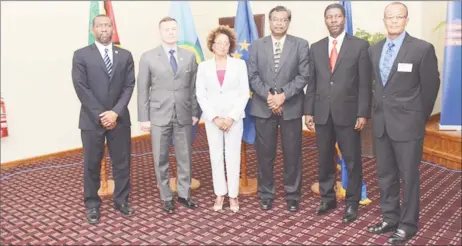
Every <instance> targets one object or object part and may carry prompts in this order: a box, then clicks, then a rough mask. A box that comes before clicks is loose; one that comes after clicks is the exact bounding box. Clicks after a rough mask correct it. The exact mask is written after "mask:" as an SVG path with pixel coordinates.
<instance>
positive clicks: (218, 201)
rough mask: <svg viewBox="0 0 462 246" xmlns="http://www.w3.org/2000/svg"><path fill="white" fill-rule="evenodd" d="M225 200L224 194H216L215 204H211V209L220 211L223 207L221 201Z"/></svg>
mask: <svg viewBox="0 0 462 246" xmlns="http://www.w3.org/2000/svg"><path fill="white" fill-rule="evenodd" d="M224 200H225V197H224V196H217V199H215V204H213V211H220V210H222V209H223V201H224Z"/></svg>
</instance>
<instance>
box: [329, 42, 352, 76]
mask: <svg viewBox="0 0 462 246" xmlns="http://www.w3.org/2000/svg"><path fill="white" fill-rule="evenodd" d="M349 44H350V36H349V35H348V34H345V37H344V38H343V42H342V46H341V47H340V53H339V54H338V57H337V61H336V62H335V67H334V71H333V72H332V74H333V73H335V70H337V68H338V66H339V64H340V62H341V61H342V58H343V57H345V54H346V53H348V50H349V49H348V45H349Z"/></svg>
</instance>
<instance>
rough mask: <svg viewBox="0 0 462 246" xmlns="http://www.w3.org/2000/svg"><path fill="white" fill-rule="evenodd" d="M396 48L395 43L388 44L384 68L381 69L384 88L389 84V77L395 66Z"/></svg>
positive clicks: (383, 63)
mask: <svg viewBox="0 0 462 246" xmlns="http://www.w3.org/2000/svg"><path fill="white" fill-rule="evenodd" d="M394 47H395V44H394V43H392V42H390V43H388V49H387V52H386V53H385V56H384V57H383V62H382V66H381V67H380V76H381V77H382V83H383V86H385V85H386V84H387V79H388V75H389V74H390V70H391V67H392V66H393V62H394V61H393V54H394V52H395V51H394Z"/></svg>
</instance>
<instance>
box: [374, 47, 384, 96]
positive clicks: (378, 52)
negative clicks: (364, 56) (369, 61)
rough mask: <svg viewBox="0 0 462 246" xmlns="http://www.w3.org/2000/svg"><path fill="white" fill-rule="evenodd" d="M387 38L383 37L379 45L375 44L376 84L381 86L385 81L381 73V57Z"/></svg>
mask: <svg viewBox="0 0 462 246" xmlns="http://www.w3.org/2000/svg"><path fill="white" fill-rule="evenodd" d="M385 41H386V39H383V40H382V41H380V42H379V43H377V46H375V50H374V53H375V54H374V60H373V61H374V70H375V71H374V72H375V77H376V78H377V81H376V84H379V85H380V86H382V87H383V81H382V76H381V75H380V57H382V50H383V46H384V45H385Z"/></svg>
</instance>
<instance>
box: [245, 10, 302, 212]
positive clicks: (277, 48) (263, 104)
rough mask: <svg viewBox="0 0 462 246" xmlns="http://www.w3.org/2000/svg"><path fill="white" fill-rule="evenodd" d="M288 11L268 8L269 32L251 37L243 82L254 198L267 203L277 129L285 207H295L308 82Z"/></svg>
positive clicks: (271, 188) (265, 206)
mask: <svg viewBox="0 0 462 246" xmlns="http://www.w3.org/2000/svg"><path fill="white" fill-rule="evenodd" d="M291 17H292V15H291V12H290V10H289V9H287V8H285V7H283V6H277V7H275V8H273V9H272V10H271V11H270V12H269V20H270V29H271V35H269V36H266V37H264V38H262V39H259V40H257V41H255V42H253V43H252V44H251V46H250V55H249V63H248V70H249V82H250V85H251V87H252V89H253V91H254V94H253V98H252V104H251V107H250V114H251V115H253V116H255V118H256V119H255V127H256V135H257V137H256V150H257V160H258V198H259V200H260V207H261V209H263V210H269V209H271V208H272V204H273V200H274V195H275V186H274V178H273V165H274V160H275V158H276V153H277V140H278V131H279V129H280V131H281V139H282V152H283V156H284V188H285V198H286V201H287V209H288V210H289V211H297V210H298V206H299V202H300V195H301V183H302V153H301V149H302V147H301V146H302V115H303V99H304V96H305V93H304V91H303V88H304V87H305V86H306V84H307V83H308V52H309V46H308V41H306V40H303V39H301V38H298V37H294V36H291V35H287V29H288V28H289V25H290V20H291Z"/></svg>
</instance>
